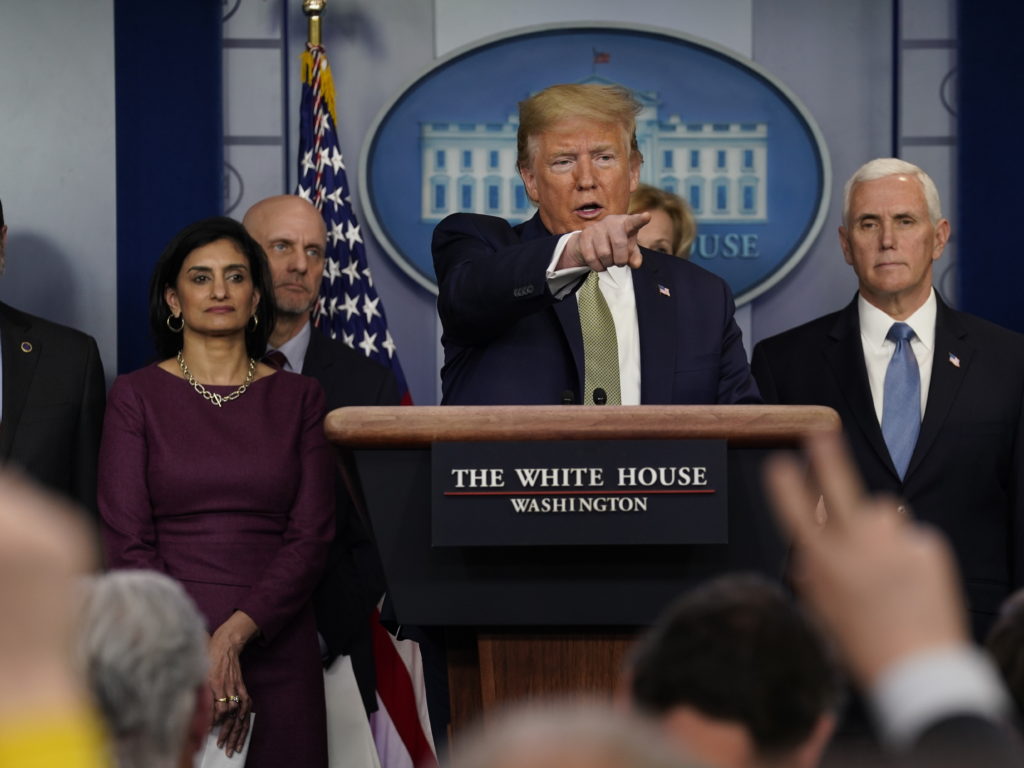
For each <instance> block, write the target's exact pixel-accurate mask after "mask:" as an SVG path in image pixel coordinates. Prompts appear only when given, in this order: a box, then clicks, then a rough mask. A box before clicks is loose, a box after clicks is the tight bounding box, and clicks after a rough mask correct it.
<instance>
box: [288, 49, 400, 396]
mask: <svg viewBox="0 0 1024 768" xmlns="http://www.w3.org/2000/svg"><path fill="white" fill-rule="evenodd" d="M335 115H336V112H335V109H334V82H333V80H332V79H331V68H330V65H329V64H328V63H327V54H326V53H324V49H323V46H320V45H311V44H308V43H307V45H306V51H305V53H303V54H302V101H301V103H300V105H299V182H298V188H297V189H296V190H295V194H297V195H299V197H303V198H305V199H306V200H309V201H310V202H311V203H312V204H313V205H315V206H316V207H317V209H318V210H319V211H320V213H321V214H322V215H323V217H324V224H325V225H326V226H327V254H326V258H325V259H324V279H323V280H322V281H321V283H320V299H319V301H317V305H316V308H315V310H314V313H313V325H314V326H316V327H317V328H320V330H322V331H323V332H324V333H326V334H327V335H328V336H330V337H331V338H332V339H339V338H340V339H342V340H343V341H344V342H345V343H346V344H348V346H350V347H352V348H353V349H358V350H361V351H362V352H363V354H365V355H366V356H367V357H369V358H370V359H371V360H375V361H377V362H378V363H380V364H381V365H384V366H386V367H388V368H390V369H391V370H392V372H393V373H394V374H395V378H396V379H397V380H398V391H399V392H401V393H402V404H403V405H410V404H411V403H412V397H411V395H410V393H409V386H408V384H406V381H405V375H404V374H403V373H402V366H401V365H400V364H399V362H398V354H397V351H396V349H395V342H394V340H393V339H392V338H391V333H390V331H388V321H387V318H386V317H385V315H384V306H383V305H382V304H381V302H380V297H379V296H378V295H377V290H376V289H375V288H374V287H373V277H372V275H371V274H370V267H369V266H368V265H367V263H366V249H365V247H364V245H363V235H362V232H361V230H360V228H359V222H358V221H357V220H356V215H355V211H353V210H352V197H351V194H350V191H349V185H348V177H347V176H346V174H345V161H344V158H343V157H342V154H341V150H340V149H339V148H338V134H337V130H336V128H335V126H336V125H337V121H336V118H335Z"/></svg>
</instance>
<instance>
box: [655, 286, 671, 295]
mask: <svg viewBox="0 0 1024 768" xmlns="http://www.w3.org/2000/svg"><path fill="white" fill-rule="evenodd" d="M658 293H660V294H661V295H662V296H671V295H672V291H670V290H669V289H668V288H666V287H665V286H664V285H661V284H660V283H659V284H658Z"/></svg>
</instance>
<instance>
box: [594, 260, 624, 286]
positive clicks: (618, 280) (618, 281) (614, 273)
mask: <svg viewBox="0 0 1024 768" xmlns="http://www.w3.org/2000/svg"><path fill="white" fill-rule="evenodd" d="M629 270H630V268H629V267H628V266H626V265H623V266H621V267H608V269H606V270H605V271H604V274H605V275H607V277H606V278H605V279H607V280H611V281H612V284H613V285H614V286H615V287H616V288H624V287H626V286H627V285H632V275H630V274H629ZM599 275H600V273H599ZM627 281H628V282H627Z"/></svg>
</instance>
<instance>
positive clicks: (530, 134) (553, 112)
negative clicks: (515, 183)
mask: <svg viewBox="0 0 1024 768" xmlns="http://www.w3.org/2000/svg"><path fill="white" fill-rule="evenodd" d="M641 108H642V107H641V106H640V102H638V101H637V100H636V98H634V96H633V93H632V92H631V91H630V90H629V89H628V88H624V87H623V86H621V85H596V84H585V85H573V84H563V85H552V86H550V87H548V88H545V89H544V90H543V91H541V92H540V93H535V94H534V95H533V96H531V97H530V98H528V99H526V100H525V101H521V102H519V133H518V135H517V137H516V148H517V150H518V158H517V160H516V165H517V166H518V167H520V168H523V167H527V166H529V165H530V162H531V160H532V159H533V149H534V139H535V138H536V137H537V136H538V135H540V134H542V133H544V132H545V131H548V130H550V129H551V128H552V127H553V126H554V125H556V124H557V123H560V122H562V121H563V120H568V119H570V118H585V119H587V120H592V121H593V122H595V123H601V124H608V123H618V124H619V125H621V126H622V128H623V130H624V131H625V132H626V135H627V136H629V148H630V153H631V155H632V157H638V158H639V159H640V160H641V161H642V160H643V156H642V155H640V148H639V146H638V145H637V143H636V116H637V114H639V112H640V110H641Z"/></svg>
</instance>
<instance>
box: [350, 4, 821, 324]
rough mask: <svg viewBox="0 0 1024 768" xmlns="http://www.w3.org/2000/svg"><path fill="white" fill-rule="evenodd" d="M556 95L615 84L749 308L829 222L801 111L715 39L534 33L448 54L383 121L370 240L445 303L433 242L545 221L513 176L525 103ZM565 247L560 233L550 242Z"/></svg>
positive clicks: (372, 170) (702, 258) (365, 163)
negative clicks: (567, 87) (446, 230)
mask: <svg viewBox="0 0 1024 768" xmlns="http://www.w3.org/2000/svg"><path fill="white" fill-rule="evenodd" d="M555 83H600V84H609V83H614V84H618V85H624V86H626V87H627V88H629V89H631V90H632V91H633V93H634V95H635V96H636V98H637V101H638V102H639V103H640V107H641V111H640V113H639V114H638V115H637V120H636V138H637V143H638V145H639V148H640V151H641V153H642V154H643V164H642V166H641V168H640V180H641V181H642V182H644V183H646V184H651V185H653V186H656V187H660V188H662V189H664V190H667V191H669V192H674V193H676V194H677V195H679V196H680V197H683V198H685V199H686V201H687V202H688V203H689V204H690V207H691V208H692V209H693V212H694V215H695V217H696V219H697V225H698V226H697V238H696V240H695V242H694V244H693V247H692V251H691V259H692V260H693V261H694V262H696V263H697V264H699V265H700V266H702V267H705V268H706V269H708V270H710V271H712V272H714V273H715V274H717V275H718V276H719V277H721V278H723V279H724V280H725V281H726V282H727V283H729V286H730V288H732V292H733V294H734V295H735V296H736V302H737V304H743V303H745V302H747V301H750V300H751V299H753V298H754V297H755V296H757V295H759V294H760V293H762V292H763V291H765V290H767V289H768V288H770V287H771V286H772V285H774V284H775V283H776V282H777V281H778V280H780V279H781V278H782V277H783V276H784V275H785V274H786V273H788V272H789V271H790V270H791V269H792V268H793V267H794V266H796V264H797V263H798V262H799V260H800V259H801V258H802V257H803V255H804V253H805V252H806V251H807V249H808V248H809V247H810V246H811V243H812V242H813V241H814V238H815V237H816V236H817V234H818V232H819V230H820V228H821V225H822V223H823V222H824V218H825V213H826V208H827V205H828V201H829V188H830V184H831V172H830V168H829V161H828V151H827V148H826V147H825V144H824V140H823V138H822V136H821V132H820V131H819V130H818V127H817V125H816V123H815V122H814V119H813V117H812V116H811V115H810V113H809V112H808V111H807V110H806V109H805V108H804V107H803V105H801V104H800V102H799V100H798V99H797V98H796V97H795V96H794V95H793V94H792V93H790V91H789V90H788V89H787V88H786V87H785V85H784V84H782V83H781V82H779V81H778V80H777V79H775V78H774V77H773V76H772V75H771V74H770V73H768V72H767V71H765V70H764V69H762V68H761V67H760V66H758V65H757V64H756V63H755V62H753V61H751V60H749V59H745V58H743V57H741V56H738V55H737V54H735V53H733V52H731V51H729V50H727V49H725V48H722V47H720V46H717V45H715V44H713V43H711V42H709V41H707V40H700V39H698V38H694V37H689V36H686V35H682V34H676V33H672V32H668V31H665V30H654V29H651V28H644V27H630V26H629V25H624V24H619V23H616V24H608V25H603V24H599V23H590V24H587V25H585V26H583V25H580V26H568V25H562V26H554V27H539V28H533V29H529V30H522V31H518V32H515V33H512V34H510V35H507V36H504V37H500V38H489V39H488V40H487V41H485V42H483V43H481V44H480V45H476V46H472V47H469V48H466V49H462V50H459V51H456V52H454V53H452V54H451V55H449V56H447V57H445V58H443V59H441V60H439V61H438V62H437V63H436V64H435V65H434V66H432V67H431V68H430V69H429V70H428V71H426V72H425V73H423V74H422V75H420V76H419V77H418V78H416V80H415V81H414V82H412V83H410V84H409V85H408V87H406V88H405V89H404V90H403V91H402V92H401V93H400V94H399V95H398V96H397V97H396V98H395V100H394V101H393V102H392V103H391V104H389V105H388V106H387V107H386V108H385V109H384V110H383V112H382V113H381V114H380V116H378V118H377V121H376V123H375V124H374V126H373V128H372V129H371V139H370V140H369V141H368V142H366V144H365V145H364V152H363V157H362V161H361V162H360V174H361V177H360V180H361V188H362V191H361V197H362V201H363V205H364V210H365V213H366V217H367V219H368V222H369V225H370V227H371V228H372V230H373V233H374V235H375V237H376V238H377V240H378V241H379V242H380V244H381V245H382V246H383V247H384V249H385V250H386V251H387V253H388V254H389V255H390V256H391V258H392V259H393V260H394V261H395V262H396V263H397V264H398V265H399V266H400V267H401V268H402V269H403V270H404V271H405V272H406V273H407V274H408V275H410V276H411V277H412V278H413V279H414V280H416V281H417V282H418V283H420V284H421V285H423V286H424V287H426V288H428V289H430V290H432V291H434V292H436V291H437V286H436V284H435V277H434V270H433V264H432V261H431V254H430V247H429V243H430V238H431V233H432V231H433V229H434V227H435V226H436V225H437V223H438V222H439V221H440V220H441V219H443V218H444V217H445V216H447V215H449V214H451V213H456V212H468V213H481V214H487V215H490V216H500V217H501V218H504V219H507V220H509V221H510V222H512V223H513V224H516V223H520V222H523V221H525V220H526V219H529V218H530V217H531V216H533V215H534V213H535V211H536V208H535V207H534V205H533V203H532V202H531V201H530V200H529V199H528V197H527V195H526V189H525V188H524V186H523V182H522V179H520V177H519V173H518V171H517V168H516V132H517V130H518V128H519V117H518V103H519V102H520V101H522V100H523V99H525V98H527V97H529V96H530V95H531V94H534V93H537V92H538V91H540V90H542V89H544V88H546V87H547V86H549V85H553V84H555ZM553 234H555V233H553Z"/></svg>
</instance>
